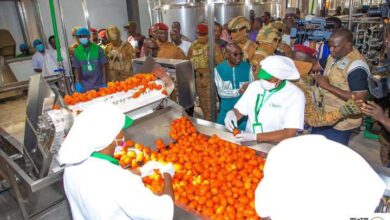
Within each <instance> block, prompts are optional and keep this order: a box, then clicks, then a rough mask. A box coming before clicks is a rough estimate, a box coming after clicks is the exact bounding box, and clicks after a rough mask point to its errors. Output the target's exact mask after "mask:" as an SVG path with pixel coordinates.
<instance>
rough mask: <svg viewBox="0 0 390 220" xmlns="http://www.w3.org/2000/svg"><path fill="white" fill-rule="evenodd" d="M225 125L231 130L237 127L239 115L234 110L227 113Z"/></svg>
mask: <svg viewBox="0 0 390 220" xmlns="http://www.w3.org/2000/svg"><path fill="white" fill-rule="evenodd" d="M225 127H226V128H227V129H228V130H229V131H231V132H232V131H233V129H234V128H236V127H237V117H236V114H235V113H234V111H233V110H230V111H228V113H227V114H226V117H225Z"/></svg>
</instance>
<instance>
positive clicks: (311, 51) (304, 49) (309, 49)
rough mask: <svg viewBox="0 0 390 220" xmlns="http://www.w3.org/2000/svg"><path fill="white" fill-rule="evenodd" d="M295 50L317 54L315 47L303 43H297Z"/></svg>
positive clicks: (311, 54)
mask: <svg viewBox="0 0 390 220" xmlns="http://www.w3.org/2000/svg"><path fill="white" fill-rule="evenodd" d="M294 51H299V52H302V53H305V54H307V55H309V56H314V55H315V54H316V51H315V50H314V49H312V48H310V47H307V46H304V45H302V44H295V45H294Z"/></svg>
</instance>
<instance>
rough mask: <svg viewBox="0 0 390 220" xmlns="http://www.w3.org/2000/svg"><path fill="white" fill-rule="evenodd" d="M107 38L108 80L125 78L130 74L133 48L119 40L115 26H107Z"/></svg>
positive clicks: (118, 32)
mask: <svg viewBox="0 0 390 220" xmlns="http://www.w3.org/2000/svg"><path fill="white" fill-rule="evenodd" d="M107 38H108V40H109V41H110V43H109V44H108V45H107V46H106V49H105V52H106V55H107V58H108V61H109V62H108V64H109V65H108V81H121V80H125V79H126V78H127V77H129V76H130V75H131V74H132V72H133V71H132V60H133V58H134V57H135V51H134V48H133V47H132V46H131V44H130V43H129V42H127V41H125V42H124V41H122V40H121V33H120V31H119V28H118V27H116V26H109V27H108V29H107Z"/></svg>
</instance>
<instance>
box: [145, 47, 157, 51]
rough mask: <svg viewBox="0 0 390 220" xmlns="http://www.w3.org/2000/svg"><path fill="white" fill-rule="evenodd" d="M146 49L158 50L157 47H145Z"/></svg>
mask: <svg viewBox="0 0 390 220" xmlns="http://www.w3.org/2000/svg"><path fill="white" fill-rule="evenodd" d="M146 48H148V49H149V50H158V49H160V48H159V47H146Z"/></svg>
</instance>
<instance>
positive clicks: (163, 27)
mask: <svg viewBox="0 0 390 220" xmlns="http://www.w3.org/2000/svg"><path fill="white" fill-rule="evenodd" d="M154 26H156V28H157V30H160V31H168V29H169V28H168V26H167V25H166V24H164V23H157V24H155V25H154Z"/></svg>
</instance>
